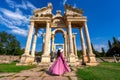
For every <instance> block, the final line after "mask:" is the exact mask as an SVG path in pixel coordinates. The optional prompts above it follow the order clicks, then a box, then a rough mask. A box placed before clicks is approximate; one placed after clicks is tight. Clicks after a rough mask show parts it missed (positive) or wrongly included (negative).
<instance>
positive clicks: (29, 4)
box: [27, 1, 36, 10]
mask: <svg viewBox="0 0 120 80" xmlns="http://www.w3.org/2000/svg"><path fill="white" fill-rule="evenodd" d="M27 6H28V7H29V8H31V9H32V10H35V9H36V7H35V6H34V5H33V4H31V3H30V2H28V1H27Z"/></svg>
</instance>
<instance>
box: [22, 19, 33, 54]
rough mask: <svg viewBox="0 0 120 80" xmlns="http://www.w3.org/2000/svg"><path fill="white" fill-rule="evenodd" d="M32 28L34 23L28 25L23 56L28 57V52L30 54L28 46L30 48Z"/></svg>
mask: <svg viewBox="0 0 120 80" xmlns="http://www.w3.org/2000/svg"><path fill="white" fill-rule="evenodd" d="M33 28H34V22H33V21H32V22H31V24H30V29H29V33H28V38H27V42H26V47H25V53H24V55H30V54H29V52H30V46H31V41H32V34H33Z"/></svg>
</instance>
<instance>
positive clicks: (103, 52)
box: [101, 48, 106, 57]
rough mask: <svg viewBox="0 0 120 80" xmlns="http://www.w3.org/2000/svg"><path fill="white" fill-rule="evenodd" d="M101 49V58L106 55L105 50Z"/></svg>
mask: <svg viewBox="0 0 120 80" xmlns="http://www.w3.org/2000/svg"><path fill="white" fill-rule="evenodd" d="M101 49H102V53H101V57H105V54H106V52H105V49H104V48H101Z"/></svg>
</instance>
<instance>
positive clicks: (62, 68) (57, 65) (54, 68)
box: [49, 49, 70, 75]
mask: <svg viewBox="0 0 120 80" xmlns="http://www.w3.org/2000/svg"><path fill="white" fill-rule="evenodd" d="M62 53H63V52H62V50H61V49H58V52H57V59H56V61H55V62H54V63H53V64H52V65H51V67H50V68H49V72H50V74H54V75H62V74H64V73H65V72H70V68H69V67H68V65H67V63H66V61H65V59H64V57H63V55H62Z"/></svg>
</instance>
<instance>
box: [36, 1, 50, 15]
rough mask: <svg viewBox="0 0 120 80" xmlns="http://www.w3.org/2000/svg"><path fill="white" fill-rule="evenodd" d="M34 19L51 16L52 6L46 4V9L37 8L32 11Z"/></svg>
mask: <svg viewBox="0 0 120 80" xmlns="http://www.w3.org/2000/svg"><path fill="white" fill-rule="evenodd" d="M34 16H35V17H46V16H47V17H48V16H52V4H51V3H48V6H47V7H43V8H38V9H36V10H35V11H34Z"/></svg>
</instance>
